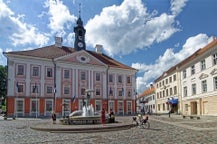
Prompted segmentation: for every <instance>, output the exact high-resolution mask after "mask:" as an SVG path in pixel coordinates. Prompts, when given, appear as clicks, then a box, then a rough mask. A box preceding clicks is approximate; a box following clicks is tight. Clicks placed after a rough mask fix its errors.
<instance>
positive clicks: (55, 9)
mask: <svg viewBox="0 0 217 144" xmlns="http://www.w3.org/2000/svg"><path fill="white" fill-rule="evenodd" d="M44 7H45V8H49V11H48V15H49V16H50V18H49V20H50V23H49V24H48V27H49V28H50V29H51V31H52V34H57V35H59V36H64V35H65V34H66V32H65V29H68V30H71V27H72V26H71V24H72V23H74V22H75V21H76V19H77V18H76V17H75V16H74V15H71V14H70V12H69V9H68V8H67V7H66V6H65V5H64V4H63V2H62V1H60V0H46V1H45V3H44ZM42 14H43V15H44V13H42Z"/></svg>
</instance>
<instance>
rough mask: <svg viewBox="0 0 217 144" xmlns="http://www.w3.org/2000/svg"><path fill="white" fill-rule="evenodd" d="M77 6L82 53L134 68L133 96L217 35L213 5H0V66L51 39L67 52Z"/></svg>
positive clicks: (193, 1)
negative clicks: (97, 51) (99, 53)
mask: <svg viewBox="0 0 217 144" xmlns="http://www.w3.org/2000/svg"><path fill="white" fill-rule="evenodd" d="M79 3H81V18H82V20H83V22H84V27H85V29H86V31H87V32H86V44H87V49H88V50H93V51H94V47H95V45H96V44H102V45H103V47H104V53H105V54H107V55H109V56H111V57H113V58H114V59H116V60H118V61H120V62H122V63H124V64H126V65H128V66H132V67H134V68H136V69H138V70H139V71H138V73H137V87H138V92H142V91H144V90H145V89H146V87H148V86H149V85H150V83H152V82H153V81H154V80H155V79H156V78H158V77H159V76H160V75H161V74H162V73H163V72H164V71H166V70H168V69H169V68H170V67H171V66H173V65H175V64H177V63H178V62H180V61H181V60H183V59H185V58H186V57H188V56H189V55H191V54H192V53H193V52H195V51H196V50H197V49H199V48H202V47H203V46H205V45H207V44H208V43H209V42H211V41H212V39H213V37H216V36H217V29H216V26H217V18H216V14H217V0H0V24H1V25H0V65H6V58H5V57H4V56H3V55H2V52H8V51H18V50H29V49H34V48H39V47H42V46H47V45H52V44H54V37H55V36H62V37H63V39H64V42H63V45H65V46H70V47H73V42H74V34H73V27H74V26H75V22H76V20H77V17H78V10H79Z"/></svg>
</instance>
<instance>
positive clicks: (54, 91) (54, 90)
mask: <svg viewBox="0 0 217 144" xmlns="http://www.w3.org/2000/svg"><path fill="white" fill-rule="evenodd" d="M56 92H57V90H56V83H55V84H54V89H53V93H56Z"/></svg>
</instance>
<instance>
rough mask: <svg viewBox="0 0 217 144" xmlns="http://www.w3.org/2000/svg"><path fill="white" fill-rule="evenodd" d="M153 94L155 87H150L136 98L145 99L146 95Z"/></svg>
mask: <svg viewBox="0 0 217 144" xmlns="http://www.w3.org/2000/svg"><path fill="white" fill-rule="evenodd" d="M154 92H155V87H154V86H152V87H151V88H148V89H146V90H145V91H144V92H143V93H142V94H140V95H139V96H138V98H141V97H146V96H148V95H150V94H151V93H154Z"/></svg>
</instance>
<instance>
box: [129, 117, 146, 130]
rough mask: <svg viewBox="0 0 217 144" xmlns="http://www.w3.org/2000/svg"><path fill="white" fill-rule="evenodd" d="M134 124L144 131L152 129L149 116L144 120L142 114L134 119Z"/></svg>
mask: <svg viewBox="0 0 217 144" xmlns="http://www.w3.org/2000/svg"><path fill="white" fill-rule="evenodd" d="M132 124H133V125H135V126H138V127H140V128H143V129H145V128H146V129H148V128H150V123H149V121H148V116H145V118H143V116H142V115H141V114H138V116H137V117H136V116H135V117H133V121H132Z"/></svg>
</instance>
